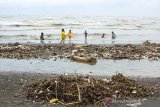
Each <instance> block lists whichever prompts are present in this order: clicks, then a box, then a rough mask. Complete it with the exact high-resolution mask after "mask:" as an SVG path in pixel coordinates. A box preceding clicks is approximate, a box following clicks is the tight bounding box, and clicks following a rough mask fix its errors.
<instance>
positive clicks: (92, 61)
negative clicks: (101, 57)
mask: <svg viewBox="0 0 160 107" xmlns="http://www.w3.org/2000/svg"><path fill="white" fill-rule="evenodd" d="M71 59H72V60H75V61H81V62H88V63H96V62H97V60H96V58H94V57H80V56H72V57H71Z"/></svg>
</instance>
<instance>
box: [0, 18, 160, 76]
mask: <svg viewBox="0 0 160 107" xmlns="http://www.w3.org/2000/svg"><path fill="white" fill-rule="evenodd" d="M62 28H64V29H65V32H66V33H68V31H69V30H70V29H71V30H72V32H73V33H74V36H73V38H72V43H75V44H128V43H133V44H139V43H143V42H144V41H146V40H149V41H150V42H156V43H160V17H118V16H116V17H112V16H74V17H73V16H71V17H68V16H67V17H66V16H43V17H42V16H24V15H19V16H0V43H15V42H19V43H35V44H37V43H41V42H40V40H39V37H40V33H41V32H44V35H45V36H44V38H45V41H44V43H47V44H48V43H59V42H60V40H61V36H60V35H61V29H62ZM85 30H87V32H88V37H87V39H85V36H84V31H85ZM112 31H114V33H115V34H116V35H117V38H116V39H115V40H112V39H111V32H112ZM103 33H105V37H104V38H101V36H102V34H103ZM66 43H69V40H68V38H67V40H66ZM159 65H160V61H159V60H158V61H149V60H140V61H139V60H135V61H133V60H131V61H130V60H117V61H114V60H98V62H97V63H96V64H95V65H89V64H84V63H77V62H73V61H70V60H58V61H53V60H38V59H30V60H25V59H22V60H16V59H3V58H0V71H5V72H8V71H13V72H38V73H44V72H45V73H58V74H63V73H80V74H95V75H113V74H115V73H116V72H117V71H118V72H121V73H123V74H126V75H134V76H151V77H159V76H160V66H159Z"/></svg>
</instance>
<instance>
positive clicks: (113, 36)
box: [112, 31, 117, 39]
mask: <svg viewBox="0 0 160 107" xmlns="http://www.w3.org/2000/svg"><path fill="white" fill-rule="evenodd" d="M116 37H117V35H115V34H114V32H113V31H112V39H115V38H116Z"/></svg>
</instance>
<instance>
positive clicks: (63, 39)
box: [60, 29, 66, 44]
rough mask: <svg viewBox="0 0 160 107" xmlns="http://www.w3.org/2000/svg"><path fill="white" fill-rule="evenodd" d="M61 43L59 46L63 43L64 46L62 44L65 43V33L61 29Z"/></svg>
mask: <svg viewBox="0 0 160 107" xmlns="http://www.w3.org/2000/svg"><path fill="white" fill-rule="evenodd" d="M61 39H62V40H61V42H60V44H61V43H63V44H64V42H65V40H66V35H65V31H64V29H62V32H61Z"/></svg>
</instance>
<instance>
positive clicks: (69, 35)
mask: <svg viewBox="0 0 160 107" xmlns="http://www.w3.org/2000/svg"><path fill="white" fill-rule="evenodd" d="M72 36H73V33H72V32H71V30H69V32H68V37H69V43H71V37H72Z"/></svg>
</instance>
